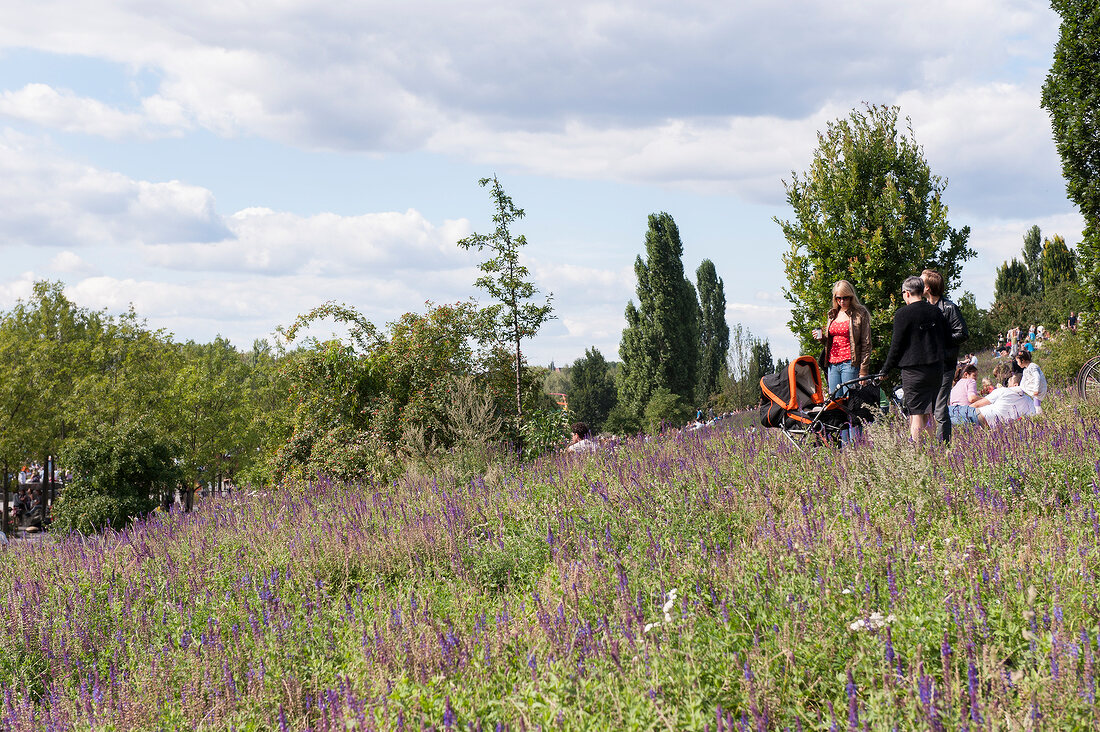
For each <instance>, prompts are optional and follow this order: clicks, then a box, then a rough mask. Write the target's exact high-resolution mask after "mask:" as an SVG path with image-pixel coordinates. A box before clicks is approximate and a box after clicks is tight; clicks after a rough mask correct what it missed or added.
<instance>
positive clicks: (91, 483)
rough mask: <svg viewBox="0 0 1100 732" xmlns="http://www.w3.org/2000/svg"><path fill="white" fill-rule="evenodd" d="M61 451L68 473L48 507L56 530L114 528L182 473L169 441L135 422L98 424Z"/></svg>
mask: <svg viewBox="0 0 1100 732" xmlns="http://www.w3.org/2000/svg"><path fill="white" fill-rule="evenodd" d="M61 457H62V461H63V464H65V465H67V466H68V467H69V469H70V470H72V472H73V476H74V479H73V482H72V483H71V484H69V485H67V486H65V491H64V494H63V495H62V496H61V499H60V500H59V501H58V502H57V503H56V504H55V505H54V509H53V518H54V524H53V527H54V528H55V529H56V530H58V531H61V532H69V531H79V532H81V533H91V532H93V531H97V530H100V529H103V528H106V527H108V526H110V527H112V528H115V529H120V528H122V527H123V526H125V525H126V523H127V522H128V521H129V520H130V519H132V518H135V517H140V516H143V515H145V514H146V513H148V512H149V511H151V510H153V507H154V506H156V504H157V498H158V497H159V496H161V495H163V494H165V493H167V492H169V491H171V490H172V489H173V488H174V487H175V485H176V484H177V483H178V482H179V481H180V479H181V477H182V476H181V471H180V468H179V466H178V464H177V461H176V459H175V458H176V454H175V451H174V450H173V449H172V447H171V445H170V444H168V443H167V442H165V441H164V440H163V439H161V438H160V437H159V436H157V435H156V434H155V433H154V432H153V431H152V430H150V429H149V428H147V427H145V426H144V425H143V424H142V423H140V422H137V423H133V424H124V425H119V426H108V425H105V426H101V427H100V428H99V429H98V430H97V431H95V432H94V433H92V434H90V435H88V436H87V437H84V438H83V439H80V440H77V441H75V442H74V443H72V444H71V445H70V446H69V447H68V449H67V450H66V451H65V452H64V453H63V454H62V456H61Z"/></svg>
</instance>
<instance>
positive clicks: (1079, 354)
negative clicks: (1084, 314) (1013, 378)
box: [1035, 330, 1100, 386]
mask: <svg viewBox="0 0 1100 732" xmlns="http://www.w3.org/2000/svg"><path fill="white" fill-rule="evenodd" d="M1097 355H1100V353H1097V352H1095V351H1092V350H1090V349H1089V346H1088V343H1087V340H1086V338H1084V337H1083V336H1082V334H1081V333H1080V331H1078V332H1077V333H1074V332H1073V331H1070V330H1062V331H1060V332H1059V333H1058V334H1057V336H1055V337H1054V338H1051V339H1050V340H1048V341H1047V342H1046V343H1044V344H1043V347H1042V348H1040V349H1039V350H1038V351H1036V352H1035V360H1036V361H1037V362H1038V363H1039V366H1040V368H1042V369H1043V373H1044V374H1046V377H1047V381H1048V382H1050V384H1051V385H1056V386H1061V385H1065V384H1071V383H1073V381H1074V380H1075V379H1076V378H1077V372H1078V371H1080V370H1081V367H1082V366H1084V365H1085V362H1086V361H1088V360H1089V359H1090V358H1092V357H1093V356H1097Z"/></svg>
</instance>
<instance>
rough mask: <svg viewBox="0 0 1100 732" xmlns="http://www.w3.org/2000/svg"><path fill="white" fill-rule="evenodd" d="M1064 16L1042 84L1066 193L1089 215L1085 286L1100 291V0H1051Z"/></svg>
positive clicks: (1082, 248)
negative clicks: (1097, 1) (1095, 0)
mask: <svg viewBox="0 0 1100 732" xmlns="http://www.w3.org/2000/svg"><path fill="white" fill-rule="evenodd" d="M1050 5H1051V7H1052V8H1053V9H1054V10H1055V12H1057V13H1058V14H1059V15H1060V16H1061V17H1062V24H1061V29H1060V34H1059V37H1058V43H1057V45H1056V46H1055V47H1054V63H1053V64H1052V65H1051V67H1050V72H1049V73H1048V74H1047V78H1046V82H1045V83H1044V84H1043V95H1042V106H1043V108H1044V109H1045V110H1047V112H1048V113H1049V114H1050V123H1051V128H1052V130H1053V132H1054V142H1055V145H1056V146H1057V148H1058V155H1059V156H1060V157H1061V158H1062V175H1063V177H1065V179H1066V193H1067V195H1068V196H1069V199H1070V200H1071V201H1073V203H1074V204H1075V205H1076V206H1077V208H1078V210H1080V212H1081V215H1082V216H1083V217H1084V219H1085V231H1084V235H1083V239H1082V241H1081V244H1080V245H1079V246H1078V253H1079V255H1080V258H1081V270H1082V275H1083V279H1084V280H1085V285H1086V286H1087V287H1088V288H1089V290H1090V292H1091V294H1092V296H1093V298H1095V297H1097V296H1098V295H1100V5H1097V4H1096V3H1095V2H1091V1H1090V0H1051V3H1050Z"/></svg>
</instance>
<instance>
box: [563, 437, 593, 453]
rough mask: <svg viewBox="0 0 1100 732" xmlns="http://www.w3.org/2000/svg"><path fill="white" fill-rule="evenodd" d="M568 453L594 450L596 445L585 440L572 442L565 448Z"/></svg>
mask: <svg viewBox="0 0 1100 732" xmlns="http://www.w3.org/2000/svg"><path fill="white" fill-rule="evenodd" d="M565 449H566V450H568V451H569V452H588V451H589V450H595V449H596V443H595V442H593V441H592V440H589V439H587V438H585V439H583V440H578V441H577V442H574V443H573V444H572V445H570V446H569V447H567V448H565Z"/></svg>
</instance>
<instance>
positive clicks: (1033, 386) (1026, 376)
mask: <svg viewBox="0 0 1100 732" xmlns="http://www.w3.org/2000/svg"><path fill="white" fill-rule="evenodd" d="M1020 388H1021V389H1023V390H1024V393H1025V394H1028V395H1029V396H1032V397H1035V399H1036V400H1037V401H1042V399H1043V397H1045V396H1046V395H1047V377H1046V376H1044V375H1043V370H1042V369H1040V368H1039V364H1037V363H1035V362H1032V363H1029V364H1028V365H1027V368H1026V369H1024V373H1023V374H1021V375H1020Z"/></svg>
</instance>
